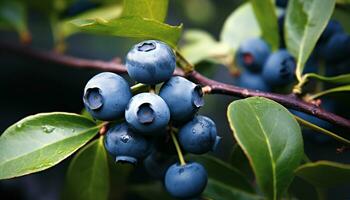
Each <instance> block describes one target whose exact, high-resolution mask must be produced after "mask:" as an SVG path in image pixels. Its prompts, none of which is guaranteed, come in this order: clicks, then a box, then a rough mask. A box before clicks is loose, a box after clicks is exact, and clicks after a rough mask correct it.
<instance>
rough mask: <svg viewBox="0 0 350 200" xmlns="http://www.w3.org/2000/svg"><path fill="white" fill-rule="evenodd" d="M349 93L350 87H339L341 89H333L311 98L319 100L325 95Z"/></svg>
mask: <svg viewBox="0 0 350 200" xmlns="http://www.w3.org/2000/svg"><path fill="white" fill-rule="evenodd" d="M348 91H350V85H344V86H339V87H335V88H331V89H328V90H324V91H322V92H319V93H316V94H314V95H311V96H310V97H309V98H310V99H317V98H319V97H321V96H323V95H326V94H330V93H334V92H348Z"/></svg>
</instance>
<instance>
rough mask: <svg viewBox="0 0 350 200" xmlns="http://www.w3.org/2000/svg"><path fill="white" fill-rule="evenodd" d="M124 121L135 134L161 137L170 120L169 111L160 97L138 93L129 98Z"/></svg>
mask: <svg viewBox="0 0 350 200" xmlns="http://www.w3.org/2000/svg"><path fill="white" fill-rule="evenodd" d="M125 119H126V121H127V122H128V124H129V125H130V126H131V127H132V128H133V129H134V130H136V131H137V132H139V133H143V134H146V135H147V134H148V135H161V134H163V133H165V131H164V129H165V127H166V126H167V125H168V123H169V120H170V111H169V108H168V105H167V104H166V103H165V101H164V100H163V99H162V98H160V96H158V95H156V94H152V93H140V94H138V95H135V96H134V97H132V98H131V100H130V102H129V104H128V106H127V108H126V110H125Z"/></svg>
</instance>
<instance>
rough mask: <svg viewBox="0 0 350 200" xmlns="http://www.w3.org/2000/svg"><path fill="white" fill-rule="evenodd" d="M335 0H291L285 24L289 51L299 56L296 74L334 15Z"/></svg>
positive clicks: (301, 71) (301, 69)
mask: <svg viewBox="0 0 350 200" xmlns="http://www.w3.org/2000/svg"><path fill="white" fill-rule="evenodd" d="M334 5H335V0H303V1H302V0H290V1H289V3H288V9H287V14H286V19H285V24H284V29H285V38H286V44H287V48H288V51H289V52H290V53H291V54H293V55H294V56H295V57H296V58H297V60H298V61H297V68H296V76H297V78H298V80H299V81H300V80H301V75H302V73H303V70H304V65H305V63H306V61H307V59H308V58H309V56H310V54H311V52H312V50H313V49H314V47H315V45H316V42H317V40H318V39H319V37H320V36H321V34H322V32H323V30H324V29H325V27H326V26H327V23H328V21H329V19H330V17H331V15H332V12H333V9H334Z"/></svg>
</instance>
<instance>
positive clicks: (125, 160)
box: [115, 156, 137, 165]
mask: <svg viewBox="0 0 350 200" xmlns="http://www.w3.org/2000/svg"><path fill="white" fill-rule="evenodd" d="M115 162H117V163H131V164H133V165H135V164H136V163H137V159H136V158H134V157H130V156H117V157H116V158H115Z"/></svg>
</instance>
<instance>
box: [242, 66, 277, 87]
mask: <svg viewBox="0 0 350 200" xmlns="http://www.w3.org/2000/svg"><path fill="white" fill-rule="evenodd" d="M237 84H238V86H240V87H244V88H248V89H253V90H260V91H270V90H271V88H270V86H269V85H268V84H267V83H266V82H265V80H264V79H263V78H262V76H261V74H255V73H252V72H249V71H247V70H245V71H243V72H242V73H241V74H240V76H239V77H238V80H237Z"/></svg>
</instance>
